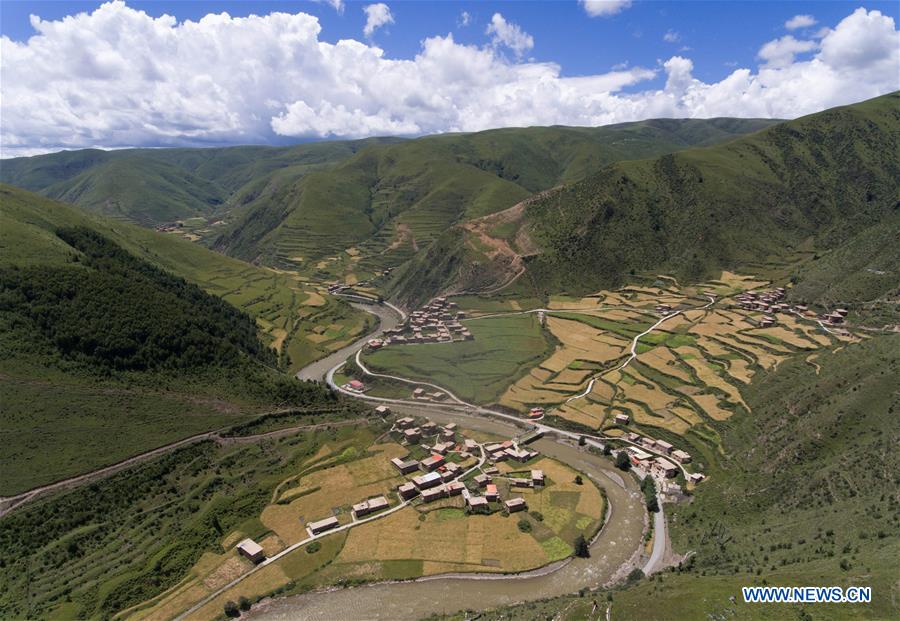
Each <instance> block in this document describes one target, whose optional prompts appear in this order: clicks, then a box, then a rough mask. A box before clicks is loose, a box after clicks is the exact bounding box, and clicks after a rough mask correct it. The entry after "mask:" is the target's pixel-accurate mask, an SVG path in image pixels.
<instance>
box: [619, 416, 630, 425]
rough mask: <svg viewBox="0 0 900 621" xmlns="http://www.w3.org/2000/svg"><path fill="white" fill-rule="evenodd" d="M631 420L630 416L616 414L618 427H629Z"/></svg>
mask: <svg viewBox="0 0 900 621" xmlns="http://www.w3.org/2000/svg"><path fill="white" fill-rule="evenodd" d="M630 420H631V418H630V417H629V416H628V414H616V424H617V425H627V424H628V422H629V421H630Z"/></svg>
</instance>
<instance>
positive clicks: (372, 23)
mask: <svg viewBox="0 0 900 621" xmlns="http://www.w3.org/2000/svg"><path fill="white" fill-rule="evenodd" d="M363 11H365V13H366V25H365V27H364V28H363V34H364V35H366V36H367V37H371V36H372V35H373V34H374V33H375V31H376V30H378V29H379V28H381V27H382V26H385V25H387V24H393V23H394V16H393V15H391V9H390V8H389V7H388V5H386V4H385V3H384V2H379V3H377V4H368V5H366V6H365V7H363Z"/></svg>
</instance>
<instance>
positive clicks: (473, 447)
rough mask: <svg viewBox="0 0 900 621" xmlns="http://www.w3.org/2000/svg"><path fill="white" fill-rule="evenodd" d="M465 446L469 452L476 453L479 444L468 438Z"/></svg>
mask: <svg viewBox="0 0 900 621" xmlns="http://www.w3.org/2000/svg"><path fill="white" fill-rule="evenodd" d="M465 445H466V450H467V451H474V450H476V449H477V448H478V443H477V442H476V441H475V440H473V439H471V438H466V442H465Z"/></svg>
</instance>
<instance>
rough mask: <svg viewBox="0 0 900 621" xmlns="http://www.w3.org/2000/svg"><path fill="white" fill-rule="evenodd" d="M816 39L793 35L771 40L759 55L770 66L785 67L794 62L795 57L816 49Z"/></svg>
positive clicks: (761, 49)
mask: <svg viewBox="0 0 900 621" xmlns="http://www.w3.org/2000/svg"><path fill="white" fill-rule="evenodd" d="M816 47H818V46H817V44H816V42H815V41H800V40H798V39H795V38H794V37H792V36H791V35H786V36H784V37H781V38H780V39H775V40H773V41H769V42H768V43H766V44H765V45H764V46H762V47H761V48H760V50H759V53H758V54H757V57H758V58H759V59H760V60H762V61H763V62H765V63H766V64H767V65H769V66H770V67H785V66H787V65H790V64H791V63H793V62H794V57H795V56H796V55H797V54H802V53H803V52H810V51H812V50H814V49H816Z"/></svg>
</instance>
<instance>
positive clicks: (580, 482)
mask: <svg viewBox="0 0 900 621" xmlns="http://www.w3.org/2000/svg"><path fill="white" fill-rule="evenodd" d="M575 485H584V479H582V478H581V475H580V474H576V475H575Z"/></svg>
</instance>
